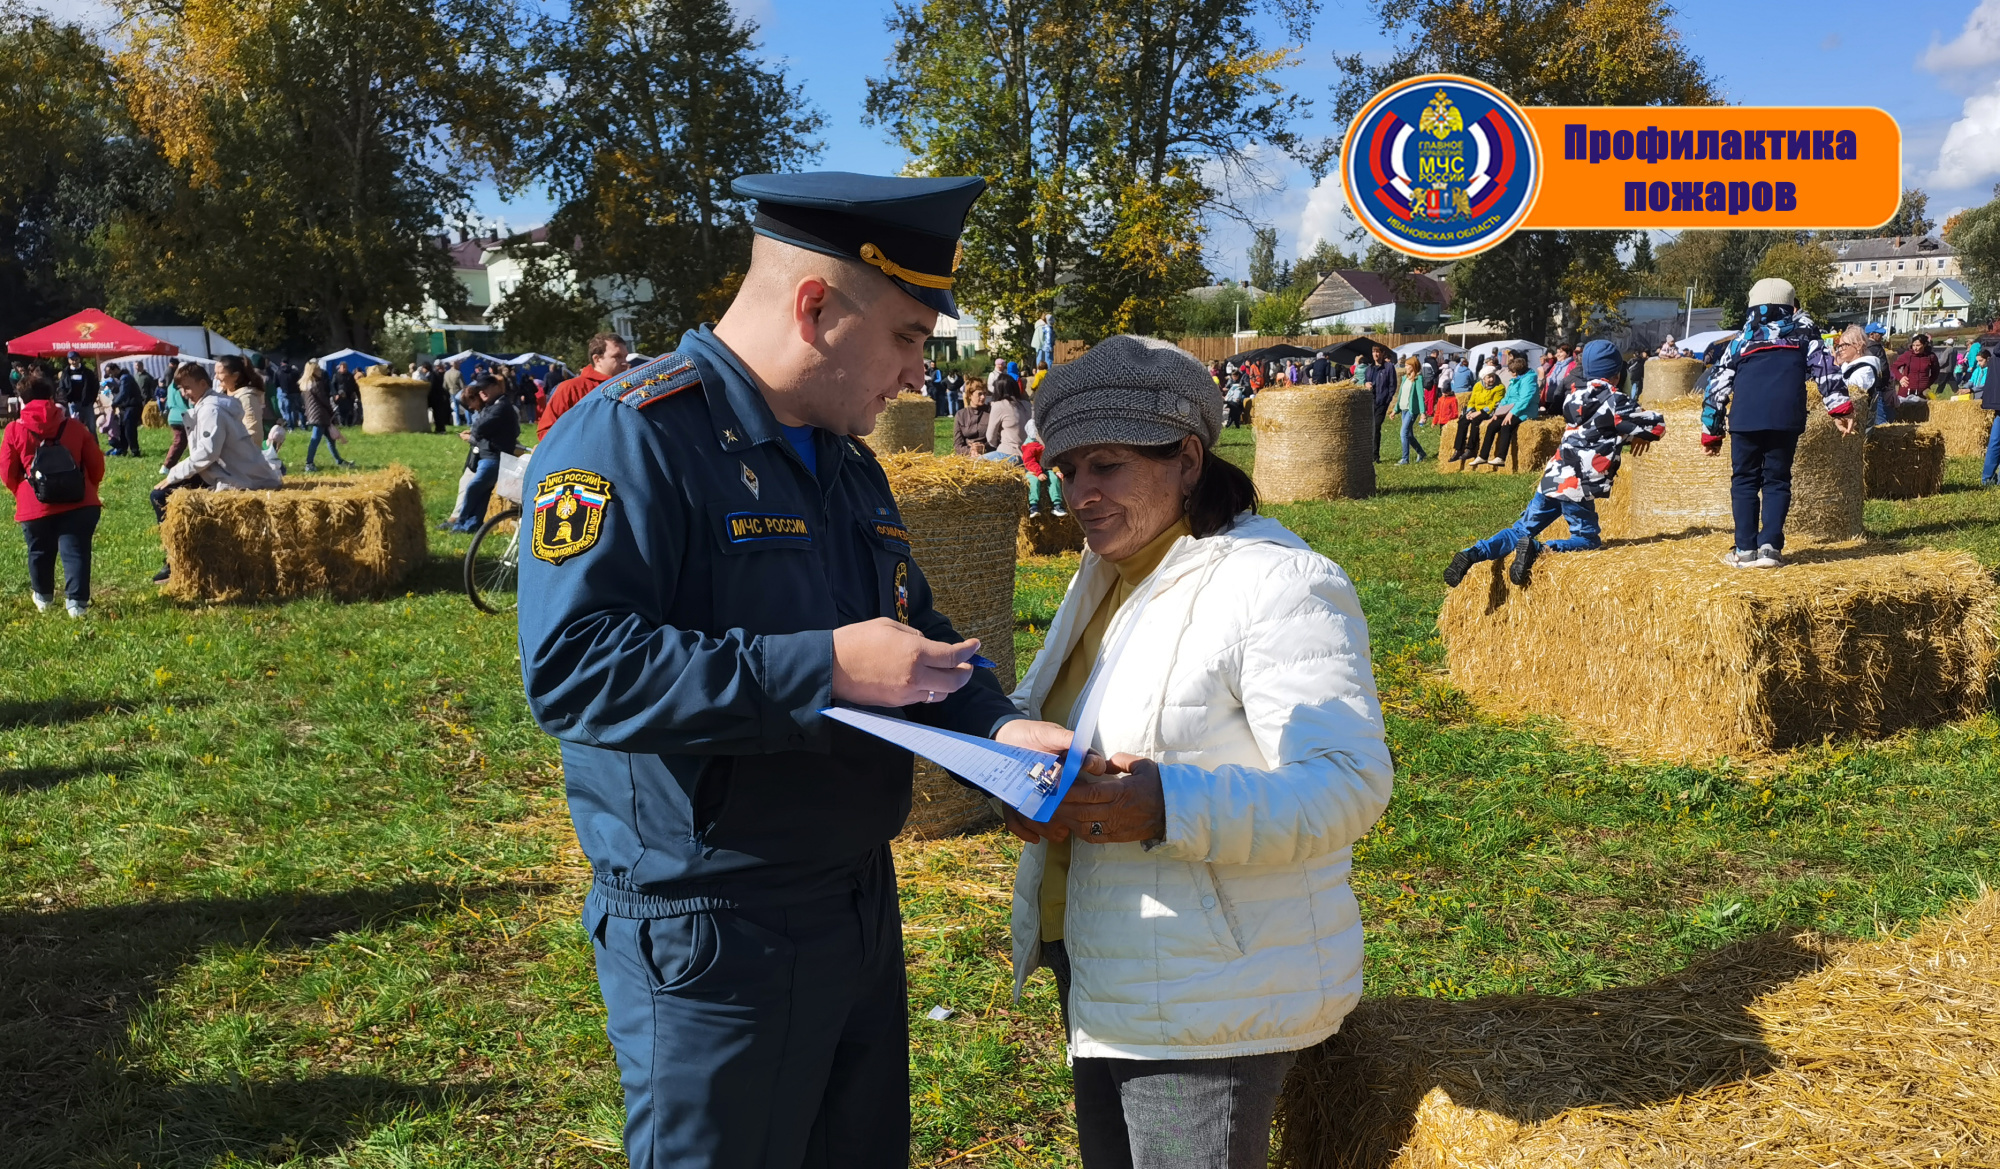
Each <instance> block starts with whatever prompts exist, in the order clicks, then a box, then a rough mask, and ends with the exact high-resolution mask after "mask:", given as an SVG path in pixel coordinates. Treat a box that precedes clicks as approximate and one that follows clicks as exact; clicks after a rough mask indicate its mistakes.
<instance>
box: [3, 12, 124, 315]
mask: <svg viewBox="0 0 2000 1169" xmlns="http://www.w3.org/2000/svg"><path fill="white" fill-rule="evenodd" d="M0 59H4V60H5V61H6V62H7V68H6V69H5V70H4V71H0V318H4V319H6V320H7V321H9V322H11V323H12V324H13V325H15V326H17V327H19V328H21V329H23V330H25V329H29V328H36V327H39V326H41V325H45V324H48V323H50V322H52V321H55V320H59V319H60V318H62V317H66V316H68V315H70V314H71V313H74V312H76V311H78V310H79V309H83V308H86V307H89V306H91V305H95V304H101V303H102V302H103V300H104V288H103V281H102V275H101V264H100V255H99V246H100V245H101V243H102V240H103V235H104V232H105V230H106V229H107V228H108V227H109V225H110V224H111V222H112V221H113V220H114V219H115V217H116V215H117V213H118V212H119V210H120V209H121V208H123V207H125V206H127V205H130V204H132V203H134V202H136V201H137V200H138V199H139V198H140V197H141V195H142V193H143V191H144V189H145V187H146V185H147V184H149V183H150V182H152V181H154V180H156V179H157V177H158V174H159V159H158V156H157V155H156V154H155V153H154V152H153V150H152V149H151V147H150V145H149V144H147V143H145V142H142V141H139V140H137V139H136V138H135V136H134V134H133V131H132V127H131V124H130V122H129V121H128V120H127V119H126V116H125V108H124V105H123V103H121V102H120V101H119V100H118V96H117V92H116V87H115V84H114V82H113V79H112V75H111V70H110V67H109V64H108V62H106V61H105V59H104V55H103V53H102V51H101V50H100V49H99V48H98V46H97V44H96V42H95V41H93V40H92V39H91V37H90V35H89V34H88V33H86V32H84V30H82V29H81V28H79V27H77V26H75V25H72V24H60V23H57V22H55V21H53V20H50V19H49V18H47V17H45V16H41V15H34V14H21V13H10V14H7V15H5V16H0Z"/></svg>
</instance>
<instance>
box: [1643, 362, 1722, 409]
mask: <svg viewBox="0 0 2000 1169" xmlns="http://www.w3.org/2000/svg"><path fill="white" fill-rule="evenodd" d="M1707 368H1708V366H1707V364H1705V363H1704V362H1703V361H1702V360H1701V359H1700V358H1698V357H1649V358H1647V359H1646V382H1645V385H1644V386H1643V387H1642V388H1641V389H1640V391H1639V401H1640V402H1641V403H1643V404H1645V405H1648V406H1651V405H1654V404H1656V403H1660V402H1671V401H1673V400H1674V399H1675V398H1685V397H1687V396H1688V395H1689V394H1692V393H1694V384H1695V382H1697V381H1699V380H1701V371H1702V370H1704V369H1707Z"/></svg>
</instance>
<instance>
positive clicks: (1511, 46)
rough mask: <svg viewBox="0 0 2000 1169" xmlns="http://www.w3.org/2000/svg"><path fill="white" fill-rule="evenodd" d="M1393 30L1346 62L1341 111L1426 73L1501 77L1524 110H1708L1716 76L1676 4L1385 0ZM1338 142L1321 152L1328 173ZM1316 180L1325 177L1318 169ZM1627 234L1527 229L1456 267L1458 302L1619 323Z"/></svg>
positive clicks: (1501, 315) (1525, 314) (1528, 317)
mask: <svg viewBox="0 0 2000 1169" xmlns="http://www.w3.org/2000/svg"><path fill="white" fill-rule="evenodd" d="M1378 11H1379V12H1380V14H1381V17H1382V24H1383V30H1384V31H1385V32H1387V33H1388V34H1389V36H1390V40H1391V42H1392V43H1393V44H1396V45H1398V46H1400V47H1399V48H1397V49H1395V50H1394V51H1393V52H1392V53H1391V54H1390V56H1389V57H1388V58H1387V59H1385V60H1380V61H1378V62H1376V63H1373V64H1371V63H1369V62H1368V61H1365V60H1364V59H1363V58H1362V56H1361V55H1360V54H1358V53H1356V54H1353V55H1351V56H1347V57H1342V58H1339V59H1338V60H1337V64H1338V65H1339V66H1340V68H1341V70H1342V71H1343V74H1344V79H1343V81H1342V82H1341V83H1340V84H1339V85H1338V86H1337V87H1336V89H1335V102H1334V107H1335V112H1336V114H1337V116H1338V118H1339V120H1340V121H1342V122H1345V121H1346V120H1347V119H1349V118H1351V117H1352V116H1353V115H1354V113H1355V111H1356V110H1358V109H1360V107H1361V105H1362V103H1363V102H1365V101H1366V100H1367V99H1368V98H1369V97H1370V96H1372V95H1373V94H1375V93H1376V92H1378V91H1380V90H1381V89H1383V88H1385V87H1386V86H1388V85H1389V84H1391V83H1392V82H1395V81H1399V80H1401V79H1403V78H1406V77H1413V76H1417V75H1419V74H1424V73H1458V74H1463V75H1466V76H1470V77H1477V78H1479V79H1481V80H1484V81H1488V82H1491V83H1493V84H1495V85H1497V86H1498V87H1500V88H1501V89H1503V90H1505V91H1506V92H1507V94H1508V95H1509V96H1510V97H1512V98H1514V100H1516V101H1518V102H1520V103H1522V104H1524V105H1579V106H1595V105H1602V106H1641V105H1710V104H1713V103H1714V102H1715V101H1717V100H1718V99H1717V95H1716V92H1715V87H1714V84H1713V82H1712V81H1711V80H1710V78H1709V76H1708V72H1707V69H1706V67H1705V66H1704V65H1703V64H1702V62H1701V60H1700V58H1698V57H1696V56H1695V55H1694V54H1693V53H1691V52H1689V51H1688V49H1687V46H1686V45H1685V44H1683V43H1682V41H1681V39H1680V35H1679V34H1678V33H1677V32H1675V31H1674V27H1673V20H1674V16H1675V11H1674V8H1673V6H1672V4H1671V3H1669V0H1384V2H1383V3H1382V4H1381V5H1380V6H1379V8H1378ZM1334 148H1335V147H1334V144H1333V143H1328V144H1327V145H1326V147H1325V148H1324V149H1323V150H1322V152H1321V155H1320V167H1319V170H1320V172H1323V171H1324V170H1325V169H1326V167H1327V166H1328V165H1329V164H1330V161H1331V157H1332V153H1333V150H1334ZM1316 177H1317V176H1316ZM1627 236H1628V233H1625V232H1583V231H1556V232H1539V231H1518V232H1515V233H1514V234H1513V235H1512V236H1510V237H1508V239H1507V240H1506V241H1505V242H1503V243H1501V244H1500V245H1499V246H1498V247H1495V248H1493V249H1492V250H1490V251H1487V252H1483V253H1481V254H1480V255H1477V256H1474V257H1472V258H1471V259H1469V260H1465V261H1462V262H1460V263H1459V264H1457V265H1456V266H1455V267H1454V268H1453V269H1452V286H1453V290H1454V292H1455V293H1456V295H1457V297H1458V298H1459V301H1458V303H1457V305H1456V306H1455V307H1456V308H1457V309H1460V310H1463V311H1467V312H1470V314H1471V315H1472V316H1474V317H1482V318H1486V319H1489V320H1497V321H1505V322H1507V325H1508V331H1509V332H1511V333H1514V334H1515V335H1517V336H1520V337H1524V338H1530V339H1537V338H1539V339H1542V340H1553V339H1554V338H1555V337H1565V338H1574V337H1576V336H1578V335H1580V333H1581V332H1582V331H1583V330H1584V329H1585V328H1587V327H1588V326H1589V323H1590V322H1591V321H1593V320H1605V319H1610V320H1613V321H1615V319H1616V313H1617V304H1618V300H1619V299H1622V297H1623V296H1624V295H1625V294H1626V293H1627V292H1628V291H1629V289H1630V287H1631V279H1630V275H1629V273H1628V272H1627V271H1626V269H1625V266H1624V264H1623V263H1622V262H1621V261H1620V259H1619V255H1618V253H1619V250H1620V248H1621V247H1622V246H1623V244H1624V243H1625V241H1626V239H1627Z"/></svg>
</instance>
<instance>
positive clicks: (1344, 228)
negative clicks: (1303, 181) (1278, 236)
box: [1298, 174, 1355, 256]
mask: <svg viewBox="0 0 2000 1169" xmlns="http://www.w3.org/2000/svg"><path fill="white" fill-rule="evenodd" d="M1354 226H1355V219H1354V213H1353V212H1352V211H1349V210H1348V209H1347V192H1345V191H1344V190H1342V189H1341V186H1340V176H1339V175H1337V174H1331V175H1328V176H1326V177H1325V178H1323V179H1321V180H1320V181H1319V184H1318V185H1317V186H1315V187H1313V189H1312V193H1311V194H1310V195H1308V196H1307V197H1306V206H1305V210H1303V211H1301V212H1299V237H1298V239H1299V255H1302V256H1303V255H1305V254H1306V253H1308V252H1310V251H1312V250H1313V248H1314V247H1315V246H1317V245H1318V243H1319V241H1320V240H1327V241H1328V242H1330V243H1333V244H1336V245H1338V246H1340V247H1343V248H1344V247H1346V246H1347V233H1348V232H1349V231H1352V230H1353V229H1354Z"/></svg>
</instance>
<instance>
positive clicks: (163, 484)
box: [153, 479, 173, 491]
mask: <svg viewBox="0 0 2000 1169" xmlns="http://www.w3.org/2000/svg"><path fill="white" fill-rule="evenodd" d="M172 482H173V480H172V479H162V480H160V481H159V482H158V483H155V484H153V490H155V491H165V490H166V489H167V485H168V484H169V483H172Z"/></svg>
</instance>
